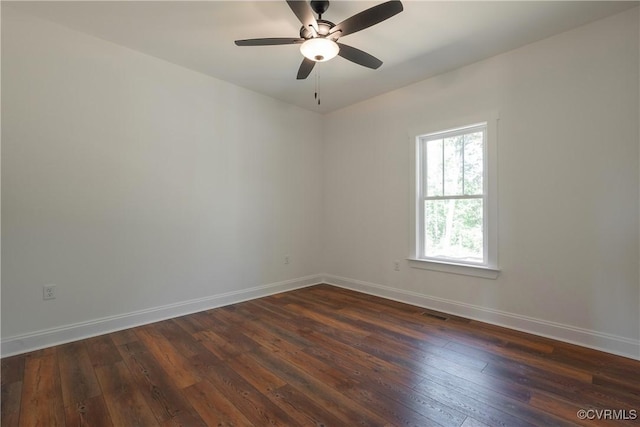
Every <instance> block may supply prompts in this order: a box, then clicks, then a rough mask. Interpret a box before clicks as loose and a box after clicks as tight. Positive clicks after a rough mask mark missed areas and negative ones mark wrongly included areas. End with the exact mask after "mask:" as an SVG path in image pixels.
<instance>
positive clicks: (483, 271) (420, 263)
mask: <svg viewBox="0 0 640 427" xmlns="http://www.w3.org/2000/svg"><path fill="white" fill-rule="evenodd" d="M408 261H409V266H410V267H412V268H419V269H421V270H432V271H439V272H442V273H452V274H462V275H464V276H475V277H482V278H483V279H492V280H495V279H497V278H498V275H499V274H500V270H498V269H495V268H490V267H485V266H481V265H468V264H454V263H449V262H438V261H427V260H424V259H415V258H409V259H408Z"/></svg>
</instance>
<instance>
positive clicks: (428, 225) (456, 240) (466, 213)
mask: <svg viewBox="0 0 640 427" xmlns="http://www.w3.org/2000/svg"><path fill="white" fill-rule="evenodd" d="M424 212H425V224H424V225H425V227H424V234H425V236H424V239H425V240H424V243H425V245H424V248H425V249H424V250H425V253H424V256H425V257H428V258H452V259H455V260H459V261H467V262H478V263H482V262H484V254H483V251H484V245H483V240H482V227H483V218H482V215H483V209H482V199H459V200H455V199H454V200H425V201H424Z"/></svg>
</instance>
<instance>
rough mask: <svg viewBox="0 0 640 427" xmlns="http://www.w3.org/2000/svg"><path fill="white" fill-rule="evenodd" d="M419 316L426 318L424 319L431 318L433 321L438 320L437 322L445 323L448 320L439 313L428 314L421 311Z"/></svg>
mask: <svg viewBox="0 0 640 427" xmlns="http://www.w3.org/2000/svg"><path fill="white" fill-rule="evenodd" d="M420 315H421V316H426V317H433V318H434V319H438V320H445V321H446V320H449V318H448V317H447V316H445V315H444V314H440V313H429V312H428V311H423V312H422V313H420Z"/></svg>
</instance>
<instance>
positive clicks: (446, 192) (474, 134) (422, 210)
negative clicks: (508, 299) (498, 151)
mask: <svg viewBox="0 0 640 427" xmlns="http://www.w3.org/2000/svg"><path fill="white" fill-rule="evenodd" d="M494 132H495V126H494V125H490V123H489V122H479V123H475V124H471V125H467V126H461V127H456V128H452V129H447V130H442V131H437V132H430V133H423V134H418V135H417V136H415V142H414V143H415V166H416V169H415V175H414V176H413V180H414V182H415V187H416V188H415V190H416V191H415V195H416V196H415V209H414V211H415V224H414V226H415V241H414V248H413V256H412V258H411V260H412V261H415V263H412V266H414V267H418V268H428V269H435V270H439V271H450V272H454V273H460V274H471V275H479V276H481V277H489V278H495V277H497V270H496V265H497V260H496V253H497V251H496V247H495V246H496V244H497V238H496V235H495V234H496V225H497V222H496V220H495V216H496V212H495V203H494V199H495V194H492V193H494V192H495V191H494V188H495V183H494V182H493V181H494V180H495V176H494V175H495V174H492V173H489V172H490V170H491V169H495V166H494V163H495V161H491V162H490V161H489V160H490V159H489V157H491V156H492V155H493V152H494V150H495V148H494V147H493V146H494V145H495V144H491V143H490V139H491V138H495V136H494V135H493V134H492V133H494ZM491 160H493V159H491ZM417 262H419V263H417ZM416 264H417V265H416ZM478 270H484V271H481V272H478ZM494 276H495V277H494Z"/></svg>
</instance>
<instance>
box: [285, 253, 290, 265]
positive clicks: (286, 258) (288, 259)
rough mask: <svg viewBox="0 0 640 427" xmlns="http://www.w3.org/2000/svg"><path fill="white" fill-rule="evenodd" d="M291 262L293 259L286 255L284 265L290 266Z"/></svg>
mask: <svg viewBox="0 0 640 427" xmlns="http://www.w3.org/2000/svg"><path fill="white" fill-rule="evenodd" d="M290 261H291V257H290V256H289V255H285V256H284V263H285V264H289V262H290Z"/></svg>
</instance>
